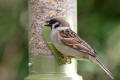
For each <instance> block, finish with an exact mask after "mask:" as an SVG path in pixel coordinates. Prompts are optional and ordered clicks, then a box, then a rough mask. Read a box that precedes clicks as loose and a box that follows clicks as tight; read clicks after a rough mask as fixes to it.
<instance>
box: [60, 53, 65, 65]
mask: <svg viewBox="0 0 120 80" xmlns="http://www.w3.org/2000/svg"><path fill="white" fill-rule="evenodd" d="M59 59H63V60H64V64H66V63H67V56H64V55H62V56H60V57H59Z"/></svg>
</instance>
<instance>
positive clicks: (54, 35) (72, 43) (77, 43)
mask: <svg viewBox="0 0 120 80" xmlns="http://www.w3.org/2000/svg"><path fill="white" fill-rule="evenodd" d="M46 22H47V24H46V26H49V27H51V34H50V39H51V42H52V43H53V45H54V46H55V48H56V49H57V50H58V51H60V52H61V53H62V54H63V55H64V57H68V58H77V59H81V58H82V59H87V60H89V61H91V62H93V63H95V64H97V65H98V66H99V67H101V68H102V69H103V70H104V71H105V73H106V74H107V75H108V76H109V77H110V78H111V79H114V78H113V76H112V74H111V72H110V71H109V70H108V69H107V68H106V67H105V66H104V65H103V64H102V63H101V62H100V61H99V60H98V58H97V57H96V54H95V51H94V50H93V49H92V48H91V46H90V45H89V44H87V43H86V42H85V41H84V40H83V39H81V38H80V37H79V36H78V35H77V34H76V33H75V32H73V31H72V30H71V28H70V25H69V23H68V22H66V21H65V20H64V19H61V18H53V19H51V20H49V21H46Z"/></svg>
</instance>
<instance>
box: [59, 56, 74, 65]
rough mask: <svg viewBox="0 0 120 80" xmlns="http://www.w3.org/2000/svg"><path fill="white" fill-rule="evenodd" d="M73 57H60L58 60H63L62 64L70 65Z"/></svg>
mask: <svg viewBox="0 0 120 80" xmlns="http://www.w3.org/2000/svg"><path fill="white" fill-rule="evenodd" d="M72 58H73V57H72V56H63V55H62V56H60V57H59V59H63V60H64V62H63V64H67V63H68V64H71V63H72V60H71V59H72Z"/></svg>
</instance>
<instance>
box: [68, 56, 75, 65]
mask: <svg viewBox="0 0 120 80" xmlns="http://www.w3.org/2000/svg"><path fill="white" fill-rule="evenodd" d="M72 58H74V57H73V56H67V60H69V63H68V64H71V63H72V60H71V59H72ZM67 62H68V61H67Z"/></svg>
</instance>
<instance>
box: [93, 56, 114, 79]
mask: <svg viewBox="0 0 120 80" xmlns="http://www.w3.org/2000/svg"><path fill="white" fill-rule="evenodd" d="M91 60H92V62H93V63H95V64H97V65H98V66H99V67H101V68H102V69H103V70H104V72H105V73H106V74H107V75H108V76H109V77H110V78H111V79H112V80H113V79H114V77H113V76H112V73H111V72H110V71H109V70H108V69H107V68H106V67H105V66H104V65H103V64H102V63H101V62H100V61H99V59H98V58H92V59H91Z"/></svg>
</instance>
